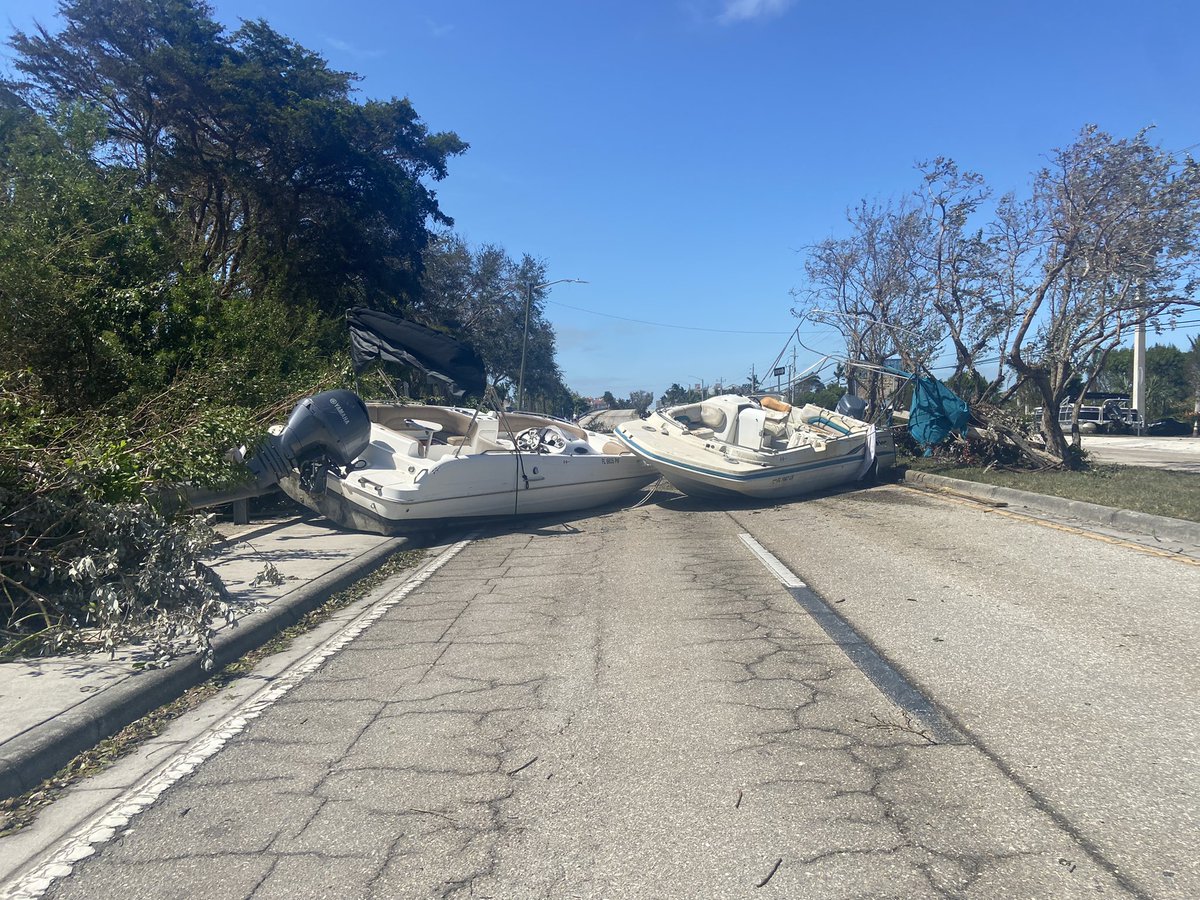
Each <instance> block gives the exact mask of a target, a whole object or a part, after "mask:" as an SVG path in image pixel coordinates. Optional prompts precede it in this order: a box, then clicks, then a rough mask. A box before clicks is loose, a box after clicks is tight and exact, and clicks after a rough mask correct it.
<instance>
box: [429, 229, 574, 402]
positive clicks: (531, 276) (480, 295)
mask: <svg viewBox="0 0 1200 900" xmlns="http://www.w3.org/2000/svg"><path fill="white" fill-rule="evenodd" d="M424 260H425V274H424V280H423V285H422V288H423V289H422V292H421V296H420V299H419V300H417V301H415V302H413V303H412V304H410V305H409V307H408V309H407V312H408V314H409V315H411V316H413V317H414V318H417V319H419V320H421V321H424V322H425V323H426V324H431V325H436V326H441V327H444V328H445V329H446V330H447V331H449V332H451V333H453V334H456V335H458V336H459V337H461V338H463V339H465V340H467V341H468V342H470V343H471V344H472V345H473V346H474V347H475V349H476V350H477V351H478V352H479V355H480V356H481V357H482V358H483V361H484V364H485V365H486V367H487V370H488V376H489V378H490V379H491V380H492V381H493V382H495V383H496V384H497V385H498V389H499V390H500V391H501V393H502V394H505V395H507V396H509V397H511V398H513V399H514V400H515V398H516V385H517V382H518V380H519V378H520V374H521V350H522V345H523V344H524V345H525V405H526V407H529V408H531V409H538V410H544V411H551V410H557V411H558V412H559V413H565V412H567V411H568V410H569V409H570V408H571V407H572V401H571V399H570V396H571V395H570V391H569V390H568V389H567V388H566V386H565V385H564V384H563V380H562V372H561V370H560V369H559V366H558V362H557V360H556V341H555V335H554V328H553V326H552V325H551V324H550V322H549V321H548V320H547V319H546V317H545V314H544V303H545V293H546V288H545V286H544V285H545V281H546V265H545V263H544V262H542V261H540V260H537V259H534V258H533V257H532V256H529V255H528V254H526V255H524V256H522V257H521V259H520V260H516V259H513V258H512V257H511V256H509V255H508V253H507V252H506V251H505V250H504V248H502V247H499V246H497V245H494V244H487V245H484V246H482V247H480V248H478V249H475V250H472V249H471V248H470V247H469V246H468V245H467V243H466V242H465V241H464V240H463V239H462V238H460V237H458V236H457V235H454V234H451V233H449V232H443V233H440V234H437V235H435V237H434V239H433V241H432V243H431V244H430V246H429V247H428V248H427V250H426V252H425V257H424ZM527 304H528V310H529V326H528V340H527V341H526V327H525V321H526V319H525V312H526V305H527Z"/></svg>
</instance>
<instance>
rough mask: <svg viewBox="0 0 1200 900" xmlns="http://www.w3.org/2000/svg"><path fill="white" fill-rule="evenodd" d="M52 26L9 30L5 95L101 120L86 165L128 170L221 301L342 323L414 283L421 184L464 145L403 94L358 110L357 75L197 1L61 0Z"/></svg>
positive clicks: (429, 201)
mask: <svg viewBox="0 0 1200 900" xmlns="http://www.w3.org/2000/svg"><path fill="white" fill-rule="evenodd" d="M60 13H61V15H62V17H63V19H64V21H65V27H64V29H63V30H62V31H61V32H60V33H58V34H51V33H50V32H49V31H48V30H47V29H45V28H43V27H41V26H39V27H37V28H36V29H35V30H34V31H33V32H32V33H29V34H27V33H24V32H17V33H16V34H15V35H14V36H13V38H12V40H11V44H12V47H13V49H14V51H15V52H16V57H15V66H16V68H17V70H18V72H19V73H20V74H21V75H22V76H23V78H22V80H20V81H14V82H13V83H12V84H11V88H12V90H14V91H15V92H16V93H17V94H19V95H20V96H21V97H22V98H23V99H25V100H26V102H28V103H29V104H30V105H31V106H32V107H33V108H35V109H37V110H39V111H41V112H42V113H43V115H49V114H50V113H51V112H52V111H53V110H56V109H58V108H60V107H62V106H64V105H73V104H78V103H80V102H82V103H83V104H85V105H88V106H92V107H93V108H95V109H98V110H101V111H102V113H103V117H104V121H105V124H106V126H107V132H106V139H105V141H104V144H103V146H102V148H101V152H98V153H97V158H98V159H100V160H102V161H103V162H104V164H105V165H106V166H108V165H113V166H120V167H123V168H125V169H128V170H131V171H134V172H136V173H137V177H138V179H139V183H140V184H141V185H143V186H146V187H152V188H153V189H154V191H155V192H156V194H157V197H156V199H158V201H159V203H160V204H161V206H162V208H163V209H164V210H165V211H166V215H167V217H168V218H170V219H171V223H172V225H173V226H174V227H173V229H172V231H173V236H174V238H175V239H177V240H178V241H179V242H180V244H181V246H182V250H183V254H184V257H185V258H186V260H187V262H188V264H189V265H190V266H192V267H194V268H195V269H196V270H197V271H199V272H200V273H202V274H204V275H205V276H207V277H209V278H211V279H214V280H215V281H216V283H217V285H218V287H219V294H220V296H221V297H222V298H226V297H230V296H233V295H235V294H239V293H241V294H248V295H250V296H254V297H260V296H266V295H267V294H272V295H274V296H276V297H278V298H280V299H282V300H283V301H284V302H286V303H288V304H290V305H295V306H311V307H313V308H317V309H321V310H323V311H326V312H329V313H334V314H340V313H341V312H342V311H344V310H345V309H346V308H348V307H349V306H352V305H355V304H362V303H365V304H369V305H373V306H376V307H381V308H382V307H388V306H390V305H392V304H393V303H394V302H395V301H396V299H397V298H401V299H403V298H405V297H411V296H415V295H416V293H417V292H418V290H419V281H420V273H421V262H422V260H421V254H422V251H423V250H424V247H425V245H426V243H427V240H428V231H427V224H428V223H429V222H443V223H449V219H448V218H447V217H445V216H444V215H443V214H442V213H441V210H440V209H439V207H438V205H437V202H436V198H435V196H434V194H433V192H432V191H431V190H430V189H429V188H428V187H427V186H426V184H425V181H426V180H428V179H432V180H435V181H436V180H439V179H441V178H443V177H445V175H446V172H447V169H446V166H447V161H448V159H449V158H450V157H452V156H454V155H456V154H459V153H462V152H463V151H464V150H465V149H466V144H465V143H463V142H462V141H461V140H459V139H458V137H457V136H455V135H453V134H450V133H445V134H431V133H429V132H428V130H427V129H426V127H425V126H424V124H423V123H422V122H421V121H420V119H419V118H418V117H417V115H416V113H415V111H414V110H413V108H412V106H411V104H410V103H409V102H408V101H407V100H399V99H392V100H389V101H368V102H366V103H357V102H355V101H354V100H353V98H352V96H351V90H352V85H353V81H354V77H353V76H352V75H350V74H348V73H344V72H337V71H333V70H331V69H329V68H328V66H327V65H326V64H325V61H324V60H323V59H322V58H321V57H320V56H319V55H318V54H316V53H313V52H312V51H309V50H307V49H305V48H303V47H301V46H300V45H299V44H296V43H295V42H293V41H291V40H289V39H287V38H285V37H284V36H282V35H280V34H278V33H277V32H275V31H274V30H273V29H271V28H270V26H269V25H267V24H266V23H265V22H262V21H251V22H246V23H244V24H243V25H242V27H241V28H239V29H238V30H237V31H236V32H234V33H233V34H227V33H226V32H225V31H224V29H223V28H222V27H221V25H220V24H219V23H217V22H216V21H215V20H214V19H213V17H212V10H211V8H210V7H209V6H208V5H207V4H205V3H203V2H199V0H158V2H154V3H145V2H142V0H64V2H63V3H62V4H61V7H60Z"/></svg>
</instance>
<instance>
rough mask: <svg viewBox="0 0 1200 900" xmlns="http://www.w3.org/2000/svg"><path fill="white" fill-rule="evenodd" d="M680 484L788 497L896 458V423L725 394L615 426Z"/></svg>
mask: <svg viewBox="0 0 1200 900" xmlns="http://www.w3.org/2000/svg"><path fill="white" fill-rule="evenodd" d="M614 433H615V434H616V436H617V438H618V439H620V440H621V441H622V442H623V443H624V444H625V445H626V446H627V447H629V449H630V450H632V451H633V452H634V453H636V454H637V455H638V456H640V457H642V458H643V459H645V460H646V461H647V462H648V463H650V465H652V466H654V467H655V468H656V469H657V470H658V471H659V472H661V473H662V475H663V476H664V477H665V478H666V479H667V480H668V481H670V482H671V484H673V485H674V486H675V487H677V488H678V489H679V490H681V491H683V492H684V493H686V494H695V495H700V496H717V497H729V496H731V495H732V496H743V497H752V498H760V499H785V498H788V497H795V496H799V495H801V494H808V493H812V492H814V491H822V490H827V489H829V488H834V487H839V486H842V485H848V484H852V483H854V482H856V481H860V480H862V479H865V478H867V477H869V476H872V475H873V474H874V473H877V472H879V471H882V470H885V469H888V468H890V467H892V466H893V465H895V461H896V448H895V444H894V442H893V440H892V433H891V430H890V429H888V428H876V426H874V425H872V424H869V423H867V422H863V421H860V420H859V419H854V418H851V417H850V416H845V415H841V414H839V413H837V412H834V411H833V410H828V409H824V408H823V407H819V406H814V405H812V404H808V405H805V406H800V407H792V406H790V405H789V404H787V403H784V402H782V401H780V400H776V399H775V398H772V397H764V398H763V399H762V400H761V401H759V400H755V399H752V398H750V397H743V396H740V395H738V394H723V395H720V396H717V397H711V398H708V399H706V400H702V401H700V402H699V403H692V404H688V405H685V406H673V407H666V408H663V409H659V410H657V411H656V412H654V413H652V414H651V415H650V416H649V417H648V418H646V419H641V420H638V421H635V422H626V423H624V424H622V425H619V426H617V428H616V431H615V432H614Z"/></svg>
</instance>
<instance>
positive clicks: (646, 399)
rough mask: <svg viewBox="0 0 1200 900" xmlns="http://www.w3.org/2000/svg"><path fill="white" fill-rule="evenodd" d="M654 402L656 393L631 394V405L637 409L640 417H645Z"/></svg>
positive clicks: (635, 392) (631, 392)
mask: <svg viewBox="0 0 1200 900" xmlns="http://www.w3.org/2000/svg"><path fill="white" fill-rule="evenodd" d="M653 402H654V393H653V392H652V391H630V392H629V405H630V406H632V407H633V408H634V409H636V410H637V411H638V414H639V415H645V413H646V411H647V410H648V409H649V408H650V404H652V403H653Z"/></svg>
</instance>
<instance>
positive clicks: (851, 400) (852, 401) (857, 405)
mask: <svg viewBox="0 0 1200 900" xmlns="http://www.w3.org/2000/svg"><path fill="white" fill-rule="evenodd" d="M833 411H834V412H835V413H837V414H838V415H839V416H849V417H850V418H851V419H858V420H859V421H860V422H861V421H863V417H864V416H866V414H867V401H866V400H864V399H863V398H862V397H855V396H854V395H853V394H842V399H841V400H839V401H838V402H837V406H836V407H835V408H834V410H833Z"/></svg>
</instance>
